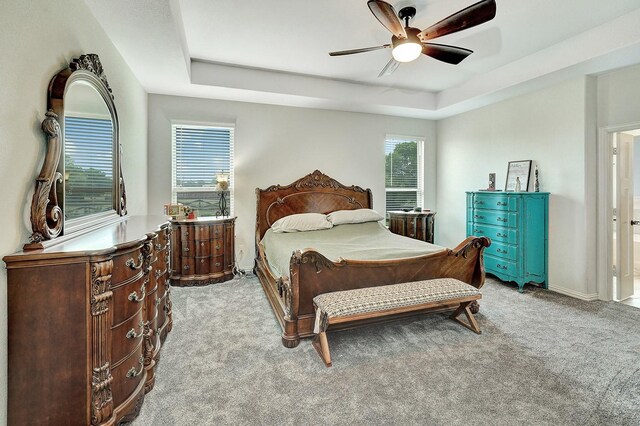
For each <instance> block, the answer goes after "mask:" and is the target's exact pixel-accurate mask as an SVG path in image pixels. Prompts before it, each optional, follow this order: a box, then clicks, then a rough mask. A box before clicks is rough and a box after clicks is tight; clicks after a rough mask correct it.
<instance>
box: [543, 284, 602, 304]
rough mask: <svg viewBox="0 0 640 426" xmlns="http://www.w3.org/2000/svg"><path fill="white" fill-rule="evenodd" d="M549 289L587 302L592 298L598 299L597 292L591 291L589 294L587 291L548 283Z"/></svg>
mask: <svg viewBox="0 0 640 426" xmlns="http://www.w3.org/2000/svg"><path fill="white" fill-rule="evenodd" d="M549 290H551V291H553V292H556V293H560V294H564V295H565V296H571V297H573V298H575V299H580V300H585V301H587V302H591V301H592V300H598V299H599V297H598V293H591V294H587V293H582V292H579V291H575V290H571V289H568V288H564V287H557V286H553V285H550V286H549Z"/></svg>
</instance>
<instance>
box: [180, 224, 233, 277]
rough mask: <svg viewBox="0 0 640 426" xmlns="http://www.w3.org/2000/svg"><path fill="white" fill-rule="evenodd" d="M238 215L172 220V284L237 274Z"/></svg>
mask: <svg viewBox="0 0 640 426" xmlns="http://www.w3.org/2000/svg"><path fill="white" fill-rule="evenodd" d="M235 221H236V218H235V217H201V218H198V219H185V220H172V221H171V227H172V228H173V232H172V234H171V235H172V237H171V245H172V248H173V269H172V271H171V284H172V285H176V286H193V285H207V284H213V283H219V282H223V281H228V280H230V279H232V278H233V267H234V265H235V249H234V239H235V232H234V227H235Z"/></svg>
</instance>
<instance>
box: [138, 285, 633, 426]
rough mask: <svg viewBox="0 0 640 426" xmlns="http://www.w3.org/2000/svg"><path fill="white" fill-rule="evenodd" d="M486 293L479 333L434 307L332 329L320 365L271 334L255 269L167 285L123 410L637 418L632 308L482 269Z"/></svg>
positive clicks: (217, 417) (398, 418) (208, 416)
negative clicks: (155, 361) (164, 325)
mask: <svg viewBox="0 0 640 426" xmlns="http://www.w3.org/2000/svg"><path fill="white" fill-rule="evenodd" d="M483 294H484V297H483V300H482V301H481V306H482V307H481V312H480V314H478V315H477V318H478V321H479V323H480V326H481V328H482V330H483V334H482V335H476V334H474V333H472V332H471V331H469V330H467V329H465V328H463V327H461V326H459V325H457V324H456V323H454V322H453V321H451V320H448V319H447V317H446V316H445V315H444V314H434V315H429V316H422V317H418V318H414V319H405V320H401V321H399V322H394V323H388V324H385V325H377V326H370V327H364V328H359V329H355V330H349V331H344V332H339V333H334V334H333V335H332V334H330V335H329V342H330V344H331V349H332V356H333V362H334V366H333V367H332V368H326V367H325V366H324V364H323V363H322V361H321V360H320V358H319V357H318V355H317V354H316V352H315V350H314V349H313V348H312V346H311V343H310V341H309V340H303V341H302V342H301V343H300V345H299V346H298V347H297V348H295V349H286V348H284V347H283V346H282V345H281V343H280V328H279V326H278V324H277V323H276V320H275V318H274V316H273V313H272V312H271V308H270V306H269V304H268V302H267V300H266V298H265V296H264V294H263V292H262V289H261V287H260V284H259V283H258V280H257V279H256V278H255V277H250V278H244V279H241V280H234V281H230V282H227V283H224V284H216V285H211V286H208V287H199V288H198V287H196V288H174V289H173V290H172V294H171V295H172V299H173V312H174V327H173V331H172V332H171V333H170V334H169V336H168V338H167V340H166V343H165V346H164V348H163V349H162V354H161V355H162V356H161V360H160V364H159V367H158V371H157V382H156V385H155V388H154V389H153V390H152V391H151V392H150V393H149V394H148V395H147V396H146V399H145V403H144V405H143V408H142V412H141V414H140V417H139V418H138V419H137V420H136V421H134V423H133V424H134V425H135V426H142V425H154V426H156V425H224V424H229V425H238V424H263V425H276V424H278V425H299V424H331V425H342V424H345V425H346V424H403V425H406V424H423V425H424V424H429V425H451V424H473V425H517V424H535V425H639V424H640V309H637V308H634V307H631V306H626V305H622V304H618V303H614V302H611V303H605V302H582V301H579V300H576V299H572V298H569V297H565V296H561V295H558V294H556V293H552V292H550V291H546V290H540V289H537V288H533V287H530V286H527V287H526V291H525V294H520V293H518V292H517V291H516V286H515V285H513V286H509V285H505V284H502V283H499V282H497V281H493V280H488V282H487V284H486V285H485V287H484V288H483ZM292 407H295V408H292Z"/></svg>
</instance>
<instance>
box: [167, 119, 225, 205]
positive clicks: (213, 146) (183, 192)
mask: <svg viewBox="0 0 640 426" xmlns="http://www.w3.org/2000/svg"><path fill="white" fill-rule="evenodd" d="M171 127H172V144H171V146H172V159H173V161H172V163H173V167H172V202H173V203H181V204H184V205H187V206H189V207H191V208H193V209H195V210H197V211H198V215H200V216H213V215H216V214H221V213H220V208H219V200H220V196H221V194H220V193H219V192H216V183H217V182H216V175H217V174H219V173H221V172H223V173H227V174H229V189H228V190H227V191H224V196H225V197H226V199H227V200H228V210H229V213H230V214H231V215H233V186H234V179H233V132H234V129H233V127H229V126H224V127H222V126H221V127H218V126H202V125H192V124H173V125H172V126H171Z"/></svg>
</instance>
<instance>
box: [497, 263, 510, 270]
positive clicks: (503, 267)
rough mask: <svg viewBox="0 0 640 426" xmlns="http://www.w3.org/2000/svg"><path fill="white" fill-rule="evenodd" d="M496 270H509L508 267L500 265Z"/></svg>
mask: <svg viewBox="0 0 640 426" xmlns="http://www.w3.org/2000/svg"><path fill="white" fill-rule="evenodd" d="M496 268H498V269H502V270H504V271H506V270H507V269H508V268H507V267H506V266H504V265H500V264H499V263H498V264H497V265H496Z"/></svg>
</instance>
